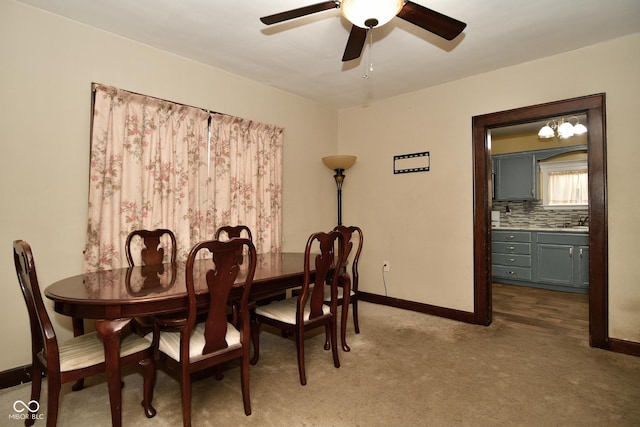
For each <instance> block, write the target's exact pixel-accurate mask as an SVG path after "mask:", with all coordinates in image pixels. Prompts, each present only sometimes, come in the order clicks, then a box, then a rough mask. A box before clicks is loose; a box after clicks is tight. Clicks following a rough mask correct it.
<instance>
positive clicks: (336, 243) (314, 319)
mask: <svg viewBox="0 0 640 427" xmlns="http://www.w3.org/2000/svg"><path fill="white" fill-rule="evenodd" d="M318 249H319V251H320V253H319V254H312V251H314V250H318ZM336 253H337V258H336ZM343 258H344V235H343V234H342V233H341V232H339V231H335V230H334V231H330V232H329V233H323V232H319V233H314V234H312V235H311V236H309V239H308V240H307V245H306V248H305V253H304V280H303V283H302V285H301V287H300V291H299V293H298V295H297V296H295V297H291V298H286V299H283V300H280V301H275V302H272V303H270V304H267V305H263V306H258V307H256V308H255V309H254V310H253V312H252V316H251V340H252V342H253V351H254V355H253V358H252V359H251V364H253V365H255V364H256V363H258V359H259V358H260V342H259V338H260V327H261V325H263V324H264V325H269V326H272V327H275V328H277V329H280V330H281V331H282V332H284V333H285V334H292V335H293V336H294V337H295V343H296V351H297V356H298V372H299V375H300V384H302V385H306V384H307V377H306V371H305V363H304V335H305V332H307V331H308V330H310V329H314V328H318V327H321V326H324V328H325V334H326V335H328V336H329V337H330V340H331V350H332V353H333V364H334V366H335V367H336V368H339V367H340V360H339V359H338V349H337V337H336V316H335V313H336V309H337V282H338V270H339V266H341V265H342V264H343V262H344V259H343ZM336 260H337V261H336ZM312 262H313V264H312ZM313 270H315V273H314V274H312V271H313ZM326 283H328V285H327V286H329V288H330V292H331V296H332V298H331V301H330V303H329V305H327V304H325V303H324V288H325V284H326Z"/></svg>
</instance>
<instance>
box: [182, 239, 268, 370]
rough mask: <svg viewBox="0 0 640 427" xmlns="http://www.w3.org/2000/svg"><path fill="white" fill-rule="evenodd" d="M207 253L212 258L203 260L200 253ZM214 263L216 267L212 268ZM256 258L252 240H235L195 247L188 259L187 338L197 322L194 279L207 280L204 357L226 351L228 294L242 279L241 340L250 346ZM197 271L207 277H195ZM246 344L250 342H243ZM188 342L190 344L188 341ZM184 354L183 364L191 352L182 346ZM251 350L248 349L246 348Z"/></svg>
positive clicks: (206, 243) (210, 242)
mask: <svg viewBox="0 0 640 427" xmlns="http://www.w3.org/2000/svg"><path fill="white" fill-rule="evenodd" d="M205 249H206V250H208V251H209V253H210V254H211V257H210V258H207V259H201V257H199V256H198V255H199V253H200V251H203V250H205ZM243 251H246V252H247V260H246V262H244V263H242V262H241V260H242V256H238V254H242V253H243ZM211 262H213V266H212V265H211ZM256 264H257V255H256V249H255V246H253V243H252V242H251V240H249V239H243V238H233V239H231V240H227V241H220V240H208V241H204V242H200V243H198V244H196V245H195V246H194V247H193V248H192V249H191V251H190V252H189V256H188V258H187V265H186V286H187V294H188V295H189V311H188V314H187V321H186V324H185V327H184V330H183V333H184V335H185V336H190V334H191V331H192V330H193V327H194V325H195V322H196V315H197V314H198V313H197V307H196V291H197V289H196V284H195V283H194V277H205V281H206V286H207V288H208V289H209V313H208V316H207V320H206V322H205V340H206V344H205V346H204V349H203V354H205V355H206V354H208V353H212V352H214V351H217V350H221V349H224V348H227V342H226V340H225V336H226V333H227V303H228V300H229V294H230V292H231V290H232V288H233V287H234V283H236V281H237V280H238V279H242V280H243V282H244V286H243V287H242V295H241V297H240V318H241V320H240V325H241V330H240V339H241V342H243V345H247V346H248V339H249V312H248V311H249V309H248V301H249V293H250V292H251V285H252V284H253V276H254V274H255V271H256ZM194 270H206V274H204V275H203V274H194ZM244 340H247V341H244ZM185 341H188V340H185ZM182 347H183V348H182V350H181V351H183V352H185V353H184V354H181V360H188V359H189V356H188V354H189V353H188V349H186V350H185V347H186V346H182ZM247 348H248V347H247Z"/></svg>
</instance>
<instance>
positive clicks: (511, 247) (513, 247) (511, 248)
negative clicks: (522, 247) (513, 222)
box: [507, 246, 515, 251]
mask: <svg viewBox="0 0 640 427" xmlns="http://www.w3.org/2000/svg"><path fill="white" fill-rule="evenodd" d="M507 249H509V250H510V251H513V250H515V246H507Z"/></svg>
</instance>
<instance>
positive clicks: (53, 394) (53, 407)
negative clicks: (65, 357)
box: [47, 375, 61, 427]
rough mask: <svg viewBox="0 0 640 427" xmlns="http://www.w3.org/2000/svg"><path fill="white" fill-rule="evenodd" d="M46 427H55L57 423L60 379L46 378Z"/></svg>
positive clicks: (56, 377) (57, 377)
mask: <svg viewBox="0 0 640 427" xmlns="http://www.w3.org/2000/svg"><path fill="white" fill-rule="evenodd" d="M47 384H48V386H47V394H48V395H47V427H56V424H57V423H58V404H59V401H60V387H61V386H60V377H59V376H57V375H49V376H48V377H47Z"/></svg>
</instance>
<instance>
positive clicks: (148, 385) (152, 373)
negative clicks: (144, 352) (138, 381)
mask: <svg viewBox="0 0 640 427" xmlns="http://www.w3.org/2000/svg"><path fill="white" fill-rule="evenodd" d="M139 365H140V366H142V368H143V369H144V387H143V389H144V392H143V398H142V402H141V404H142V407H143V408H144V414H145V415H146V417H147V418H153V417H154V416H155V415H156V410H155V408H154V407H153V406H152V405H151V402H152V401H153V387H154V386H155V382H156V363H155V360H154V359H153V357H149V358H147V359H144V360H141V361H140V363H139Z"/></svg>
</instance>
